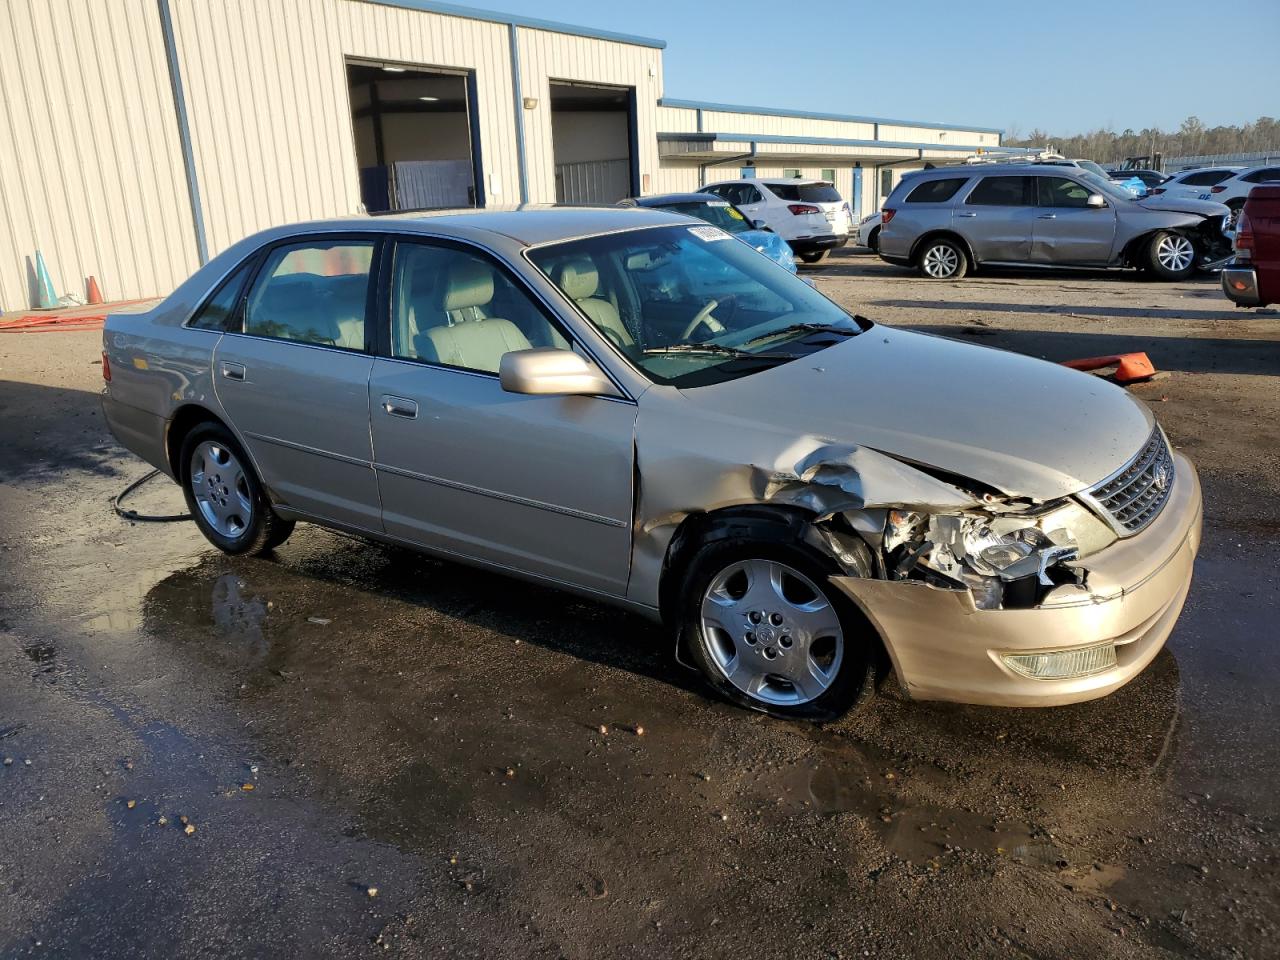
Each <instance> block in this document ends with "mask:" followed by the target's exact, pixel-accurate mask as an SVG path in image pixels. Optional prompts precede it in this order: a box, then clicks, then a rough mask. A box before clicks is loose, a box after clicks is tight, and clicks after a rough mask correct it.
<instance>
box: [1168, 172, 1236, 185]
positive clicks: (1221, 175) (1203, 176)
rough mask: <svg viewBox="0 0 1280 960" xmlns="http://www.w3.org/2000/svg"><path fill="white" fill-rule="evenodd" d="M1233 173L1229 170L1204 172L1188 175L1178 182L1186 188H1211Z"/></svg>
mask: <svg viewBox="0 0 1280 960" xmlns="http://www.w3.org/2000/svg"><path fill="white" fill-rule="evenodd" d="M1233 172H1234V171H1231V170H1204V171H1201V172H1200V173H1189V174H1187V175H1186V176H1185V177H1183V178H1182V179H1181V180H1180V181H1178V182H1179V183H1185V184H1186V185H1187V186H1188V187H1212V186H1214V185H1215V184H1218V183H1221V182H1222V181H1223V180H1226V179H1227V178H1228V177H1230V176H1231V175H1232V173H1233Z"/></svg>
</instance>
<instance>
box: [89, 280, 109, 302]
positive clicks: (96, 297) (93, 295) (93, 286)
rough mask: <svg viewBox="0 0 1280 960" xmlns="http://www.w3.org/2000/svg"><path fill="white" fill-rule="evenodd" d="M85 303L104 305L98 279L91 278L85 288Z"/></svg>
mask: <svg viewBox="0 0 1280 960" xmlns="http://www.w3.org/2000/svg"><path fill="white" fill-rule="evenodd" d="M85 301H86V302H88V303H104V302H105V301H104V300H103V298H102V291H101V290H100V289H98V278H97V277H90V278H89V281H88V283H87V284H86V287H85Z"/></svg>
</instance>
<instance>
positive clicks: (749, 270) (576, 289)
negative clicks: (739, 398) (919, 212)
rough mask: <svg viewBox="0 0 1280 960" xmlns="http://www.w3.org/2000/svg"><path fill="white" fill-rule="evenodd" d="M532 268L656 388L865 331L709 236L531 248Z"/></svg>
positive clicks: (718, 236) (766, 363)
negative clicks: (555, 287)
mask: <svg viewBox="0 0 1280 960" xmlns="http://www.w3.org/2000/svg"><path fill="white" fill-rule="evenodd" d="M527 255H528V258H529V260H530V261H531V262H532V263H533V265H534V266H535V267H536V268H537V269H538V270H540V271H541V272H542V273H543V274H545V275H546V276H547V278H548V279H550V280H551V282H552V283H554V284H555V285H556V286H557V287H558V288H559V289H560V291H561V292H562V293H563V294H564V295H565V297H566V298H568V299H569V300H570V301H572V302H573V303H575V304H576V305H577V306H578V308H579V310H581V312H582V314H583V316H585V317H586V318H587V319H588V320H589V321H591V323H593V324H594V325H595V326H596V328H597V329H598V330H599V331H600V333H601V334H602V335H603V336H604V337H606V338H607V339H609V340H610V341H611V342H612V343H613V345H614V346H615V347H616V348H617V349H618V350H619V351H620V352H621V353H623V354H624V355H625V356H626V357H627V358H628V359H629V360H630V361H631V362H632V363H633V364H635V365H636V366H637V367H638V368H639V369H640V370H641V371H643V372H644V373H645V375H646V376H648V377H649V378H650V379H651V380H653V381H654V382H656V383H664V384H674V385H676V386H681V387H694V386H701V385H703V384H708V383H718V382H721V381H724V380H731V379H734V378H737V377H742V376H746V375H748V374H751V373H755V372H758V371H760V370H763V369H766V368H767V367H771V366H776V365H778V364H780V363H786V362H788V361H790V360H794V359H796V358H797V357H802V356H805V355H807V354H810V353H813V352H815V351H817V350H822V349H825V348H826V347H829V346H831V345H833V344H835V343H840V342H843V341H844V340H846V339H848V338H849V337H852V336H854V335H856V334H858V333H859V332H861V330H862V329H863V328H864V325H865V326H869V325H870V321H858V320H855V319H853V318H852V317H851V316H850V315H849V314H847V313H845V312H844V311H843V310H841V309H840V308H839V307H838V306H836V305H835V304H834V303H832V302H831V301H830V300H828V299H827V298H826V297H824V296H823V295H822V294H820V293H818V291H816V290H815V289H813V287H811V286H809V284H807V283H805V282H804V281H803V280H800V279H798V278H797V277H796V276H795V275H793V274H791V273H789V272H788V271H787V270H785V269H784V268H782V267H780V266H778V265H777V264H776V263H774V262H772V261H771V260H769V259H768V258H766V257H762V256H760V254H758V253H756V252H755V251H754V250H752V249H751V247H750V246H748V245H747V244H745V243H738V242H737V241H735V240H734V239H733V237H731V236H730V235H729V234H727V233H725V232H724V231H723V230H720V229H718V228H716V227H713V226H709V225H704V224H699V225H697V226H672V227H656V228H648V229H639V230H628V231H625V232H622V233H612V234H607V235H605V236H600V237H588V238H586V239H582V240H572V241H568V242H565V243H556V244H549V245H547V246H541V247H534V248H532V249H531V250H529V251H528V254H527Z"/></svg>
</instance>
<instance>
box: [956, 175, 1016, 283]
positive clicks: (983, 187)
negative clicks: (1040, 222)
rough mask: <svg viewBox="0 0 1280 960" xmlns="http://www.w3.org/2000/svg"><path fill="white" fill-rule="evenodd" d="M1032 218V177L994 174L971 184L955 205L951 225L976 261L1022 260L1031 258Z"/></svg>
mask: <svg viewBox="0 0 1280 960" xmlns="http://www.w3.org/2000/svg"><path fill="white" fill-rule="evenodd" d="M1035 217H1036V195H1035V178H1034V177H1029V176H1000V175H997V176H989V177H983V178H982V179H980V180H979V181H978V182H977V183H976V184H974V186H973V187H972V188H971V189H970V190H969V193H968V195H967V196H966V197H965V199H964V202H963V203H961V204H959V205H957V206H956V208H955V211H954V214H953V217H952V225H953V227H954V229H955V230H956V231H957V232H958V233H959V234H960V235H961V236H962V237H964V239H965V240H967V241H968V242H969V247H970V248H971V249H972V250H973V254H974V256H975V258H977V260H978V261H979V262H982V261H992V260H1003V261H1010V262H1018V263H1025V262H1026V261H1028V260H1030V259H1031V237H1032V234H1033V233H1034V230H1035V227H1034V226H1033V224H1034V223H1035Z"/></svg>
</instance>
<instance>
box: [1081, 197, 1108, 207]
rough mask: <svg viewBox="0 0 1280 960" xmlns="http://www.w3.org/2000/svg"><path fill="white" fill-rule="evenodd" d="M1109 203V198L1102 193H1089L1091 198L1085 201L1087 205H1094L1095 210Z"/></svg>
mask: <svg viewBox="0 0 1280 960" xmlns="http://www.w3.org/2000/svg"><path fill="white" fill-rule="evenodd" d="M1106 205H1107V198H1106V197H1104V196H1103V195H1102V194H1100V193H1091V194H1089V199H1088V200H1086V201H1085V206H1088V207H1093V208H1094V209H1095V210H1098V209H1101V208H1102V207H1105V206H1106Z"/></svg>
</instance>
